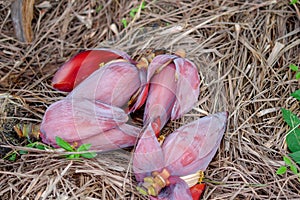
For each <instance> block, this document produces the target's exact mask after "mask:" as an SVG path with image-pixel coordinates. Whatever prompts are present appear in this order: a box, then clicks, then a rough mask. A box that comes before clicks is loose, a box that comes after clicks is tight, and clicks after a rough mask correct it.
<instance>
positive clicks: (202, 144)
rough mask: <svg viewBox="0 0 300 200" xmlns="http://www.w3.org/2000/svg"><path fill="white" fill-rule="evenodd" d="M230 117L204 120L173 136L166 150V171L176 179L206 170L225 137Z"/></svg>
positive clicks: (184, 127) (222, 115)
mask: <svg viewBox="0 0 300 200" xmlns="http://www.w3.org/2000/svg"><path fill="white" fill-rule="evenodd" d="M227 115H228V114H227V113H226V112H222V113H217V114H213V115H209V116H206V117H202V118H200V119H198V120H197V121H194V122H192V123H189V124H186V125H184V126H182V127H180V128H179V129H177V130H176V131H175V132H173V133H172V134H171V135H169V136H168V137H167V138H166V140H165V142H164V144H163V146H162V148H163V152H164V155H165V158H166V160H165V163H166V168H167V169H168V170H169V171H170V173H171V174H172V175H173V176H184V175H188V174H192V173H195V172H197V171H199V170H203V171H204V170H205V169H206V168H207V166H208V164H209V163H210V161H211V160H212V158H213V156H214V154H215V152H216V151H217V149H218V147H219V145H220V142H221V139H222V137H223V134H224V131H225V128H226V122H227Z"/></svg>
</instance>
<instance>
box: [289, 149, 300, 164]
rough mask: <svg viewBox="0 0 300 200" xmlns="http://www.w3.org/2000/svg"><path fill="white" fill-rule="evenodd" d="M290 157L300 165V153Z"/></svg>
mask: <svg viewBox="0 0 300 200" xmlns="http://www.w3.org/2000/svg"><path fill="white" fill-rule="evenodd" d="M289 156H290V157H291V158H292V159H293V160H294V161H295V162H296V163H297V164H300V151H297V152H294V153H291V154H289Z"/></svg>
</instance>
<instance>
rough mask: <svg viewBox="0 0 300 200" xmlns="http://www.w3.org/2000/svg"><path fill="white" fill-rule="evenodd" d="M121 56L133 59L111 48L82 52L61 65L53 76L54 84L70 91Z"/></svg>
mask: <svg viewBox="0 0 300 200" xmlns="http://www.w3.org/2000/svg"><path fill="white" fill-rule="evenodd" d="M121 58H122V59H126V60H129V61H132V60H131V59H130V57H129V56H128V55H127V54H126V53H124V52H121V51H114V50H110V49H94V50H87V51H83V52H80V53H78V54H77V55H75V56H74V57H72V58H71V59H70V60H69V61H68V62H66V63H65V64H63V65H62V66H61V67H60V69H59V70H58V71H57V72H56V74H55V75H54V77H53V80H52V86H53V87H54V88H55V89H58V90H60V91H64V92H70V91H72V90H73V88H74V87H76V86H77V85H78V84H79V83H81V82H82V81H83V80H84V79H86V78H87V77H88V76H89V75H90V74H92V73H93V72H94V71H96V70H97V69H99V68H100V66H101V65H103V64H105V63H107V62H109V61H112V60H116V59H121Z"/></svg>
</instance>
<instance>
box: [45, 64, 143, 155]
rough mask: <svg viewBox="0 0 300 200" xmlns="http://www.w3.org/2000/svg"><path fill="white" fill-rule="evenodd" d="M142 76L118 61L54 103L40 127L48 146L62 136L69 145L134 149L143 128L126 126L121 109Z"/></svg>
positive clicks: (125, 114) (131, 66) (132, 67)
mask: <svg viewBox="0 0 300 200" xmlns="http://www.w3.org/2000/svg"><path fill="white" fill-rule="evenodd" d="M140 84H141V81H140V74H139V71H138V69H137V68H136V67H135V65H133V64H131V63H130V62H128V61H127V60H123V59H121V60H115V61H112V62H110V63H107V64H106V65H105V66H103V67H101V68H99V69H97V70H96V71H94V72H93V73H92V74H91V75H90V76H89V77H87V78H86V79H85V80H84V81H83V82H82V83H81V84H79V85H78V86H77V87H76V88H74V89H73V90H72V92H70V93H69V94H68V95H67V96H66V97H65V98H64V99H63V100H60V101H58V102H56V103H54V104H52V105H51V106H50V107H49V108H48V109H47V110H46V112H45V115H44V117H43V121H42V124H41V137H42V139H43V141H44V142H45V143H48V144H52V145H55V137H56V136H59V137H61V138H63V139H64V140H65V141H68V142H77V143H87V142H89V143H91V144H92V149H93V148H94V149H96V150H103V151H104V150H112V149H116V148H121V147H128V146H133V145H134V143H135V142H136V137H137V135H138V134H139V132H140V129H139V128H137V127H134V126H132V125H129V124H127V122H128V115H127V113H126V112H125V111H124V109H126V108H124V109H121V107H124V106H127V104H128V102H129V100H130V99H131V96H132V95H133V94H134V93H135V92H136V91H137V90H138V88H139V87H140Z"/></svg>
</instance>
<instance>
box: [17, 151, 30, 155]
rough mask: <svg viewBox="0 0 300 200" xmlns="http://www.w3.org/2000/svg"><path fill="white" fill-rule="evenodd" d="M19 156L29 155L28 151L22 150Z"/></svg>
mask: <svg viewBox="0 0 300 200" xmlns="http://www.w3.org/2000/svg"><path fill="white" fill-rule="evenodd" d="M19 154H21V155H24V154H28V151H24V150H20V151H19Z"/></svg>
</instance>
